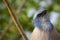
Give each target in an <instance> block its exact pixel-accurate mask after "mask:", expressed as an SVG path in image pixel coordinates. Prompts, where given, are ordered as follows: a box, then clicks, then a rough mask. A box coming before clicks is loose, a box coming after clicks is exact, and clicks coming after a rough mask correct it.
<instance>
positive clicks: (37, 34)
mask: <svg viewBox="0 0 60 40" xmlns="http://www.w3.org/2000/svg"><path fill="white" fill-rule="evenodd" d="M30 40H49V32H44V31H42V30H40V29H38V28H35V29H34V31H33V32H32V34H31V36H30Z"/></svg>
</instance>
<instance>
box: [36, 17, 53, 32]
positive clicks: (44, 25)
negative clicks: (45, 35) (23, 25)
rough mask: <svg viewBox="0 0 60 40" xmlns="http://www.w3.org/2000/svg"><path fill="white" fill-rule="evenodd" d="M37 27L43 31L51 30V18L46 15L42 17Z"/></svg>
mask: <svg viewBox="0 0 60 40" xmlns="http://www.w3.org/2000/svg"><path fill="white" fill-rule="evenodd" d="M35 27H37V28H39V29H40V30H43V31H51V30H52V29H53V26H52V24H51V22H50V20H49V19H48V18H46V17H42V18H40V19H38V21H37V22H36V25H35Z"/></svg>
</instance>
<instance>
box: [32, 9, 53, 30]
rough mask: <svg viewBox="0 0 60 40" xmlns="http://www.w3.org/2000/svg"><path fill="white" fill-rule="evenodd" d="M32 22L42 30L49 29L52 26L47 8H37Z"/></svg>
mask: <svg viewBox="0 0 60 40" xmlns="http://www.w3.org/2000/svg"><path fill="white" fill-rule="evenodd" d="M33 23H34V26H35V27H38V28H40V29H43V30H49V29H51V28H52V27H50V19H49V16H48V14H47V10H39V11H38V12H37V13H35V15H34V17H33Z"/></svg>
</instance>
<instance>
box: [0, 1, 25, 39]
mask: <svg viewBox="0 0 60 40" xmlns="http://www.w3.org/2000/svg"><path fill="white" fill-rule="evenodd" d="M25 3H26V0H22V3H21V5H20V6H18V8H17V11H16V14H17V15H18V13H19V12H21V10H22V9H23V6H24V4H25ZM12 25H13V21H12V20H11V19H10V21H9V24H8V26H7V28H6V29H5V30H4V31H3V32H2V34H1V36H0V40H2V39H3V37H4V35H5V34H6V33H7V31H9V28H11V27H12Z"/></svg>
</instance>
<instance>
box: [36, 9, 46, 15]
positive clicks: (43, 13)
mask: <svg viewBox="0 0 60 40" xmlns="http://www.w3.org/2000/svg"><path fill="white" fill-rule="evenodd" d="M46 13H47V10H43V11H42V12H41V13H39V14H38V15H37V16H44V15H45V14H46Z"/></svg>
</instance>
